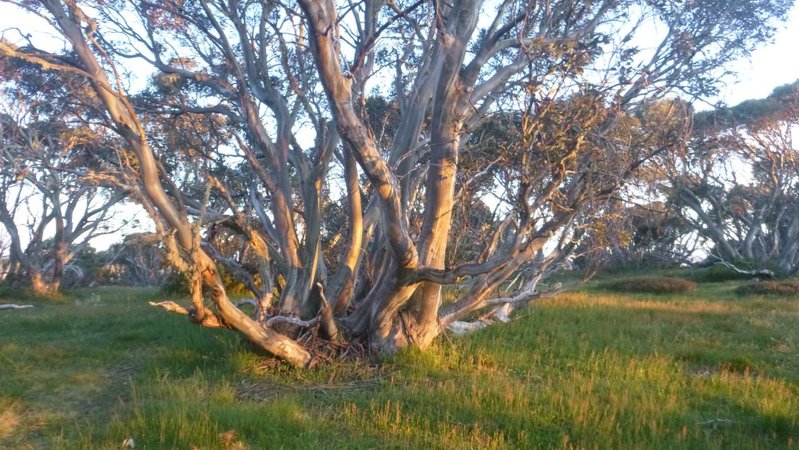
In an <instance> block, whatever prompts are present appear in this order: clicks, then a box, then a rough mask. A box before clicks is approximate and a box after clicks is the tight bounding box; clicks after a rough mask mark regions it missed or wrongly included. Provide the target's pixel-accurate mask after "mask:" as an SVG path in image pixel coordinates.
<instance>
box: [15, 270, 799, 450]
mask: <svg viewBox="0 0 799 450" xmlns="http://www.w3.org/2000/svg"><path fill="white" fill-rule="evenodd" d="M735 287H736V285H735V284H726V283H714V284H712V285H708V286H704V285H702V286H700V287H699V288H697V289H696V290H694V291H692V292H689V293H683V294H673V295H669V294H666V295H662V294H661V295H657V296H651V295H646V294H623V295H622V294H616V293H610V292H607V291H603V290H599V291H596V290H592V289H590V288H589V289H586V290H583V291H578V292H571V293H566V294H562V295H560V296H558V297H556V298H552V299H548V300H542V301H541V302H539V303H536V305H535V306H534V307H532V308H530V309H527V310H524V311H522V312H521V313H520V314H519V315H518V316H517V320H516V321H514V322H512V323H510V324H507V325H501V326H496V327H490V328H488V329H485V330H482V331H480V332H478V333H476V334H474V335H471V336H468V337H466V338H459V339H452V340H451V341H449V340H447V339H442V340H440V341H438V342H437V343H436V345H435V346H434V347H433V348H432V349H430V350H429V351H426V352H419V351H405V352H402V353H400V354H398V355H395V356H394V357H391V358H388V359H386V360H384V361H382V362H381V363H380V364H377V365H375V364H366V363H365V364H361V365H356V364H333V365H329V366H326V367H322V368H320V369H317V370H311V371H297V370H295V369H291V368H288V367H285V366H278V367H275V366H274V365H269V364H264V357H263V356H261V355H258V354H257V353H254V352H253V351H252V348H251V347H250V346H249V345H248V344H247V343H245V342H242V341H241V340H240V339H239V338H238V336H236V335H235V334H234V333H232V332H226V331H223V330H203V329H200V328H198V327H195V326H191V325H189V324H187V323H185V320H184V319H182V318H180V317H177V316H172V315H169V314H165V313H163V312H161V311H160V310H152V309H149V308H148V307H146V306H145V304H146V300H148V299H151V298H153V296H154V295H157V294H156V293H155V292H153V291H137V290H122V289H98V290H90V291H81V292H78V293H75V294H74V295H75V298H76V299H85V298H89V297H90V296H95V297H92V298H94V299H95V300H96V301H92V302H85V301H84V302H80V303H74V302H73V303H48V302H41V303H40V304H37V308H34V309H32V310H20V311H14V312H10V313H8V314H0V380H2V383H0V448H31V447H34V448H65V449H73V448H87V449H103V448H108V449H111V448H119V446H120V444H121V443H122V441H123V440H124V439H126V438H129V437H132V438H133V439H134V440H135V443H136V448H192V447H195V446H196V447H198V448H218V449H223V448H226V449H230V448H253V449H257V448H378V447H380V448H386V447H387V448H447V449H450V448H656V449H657V448H664V449H666V448H701V449H714V448H718V449H728V448H746V449H750V448H788V447H791V446H797V445H799V444H797V441H798V440H799V353H798V352H799V350H797V345H799V305H798V304H797V302H795V301H791V300H787V299H786V300H783V299H779V298H776V299H767V300H764V299H760V298H740V297H738V296H737V295H735V293H734V290H735Z"/></svg>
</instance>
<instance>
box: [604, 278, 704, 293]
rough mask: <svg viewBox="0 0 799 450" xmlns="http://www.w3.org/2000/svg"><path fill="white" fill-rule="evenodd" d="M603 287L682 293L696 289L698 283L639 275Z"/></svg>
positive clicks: (641, 291)
mask: <svg viewBox="0 0 799 450" xmlns="http://www.w3.org/2000/svg"><path fill="white" fill-rule="evenodd" d="M602 287H603V288H605V289H608V290H611V291H616V292H635V293H644V294H680V293H684V292H690V291H693V290H694V289H696V283H694V282H691V281H688V280H685V279H683V278H673V277H637V278H624V279H621V280H615V281H609V282H607V283H605V284H603V285H602Z"/></svg>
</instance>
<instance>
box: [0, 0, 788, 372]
mask: <svg viewBox="0 0 799 450" xmlns="http://www.w3.org/2000/svg"><path fill="white" fill-rule="evenodd" d="M16 4H17V5H19V6H20V7H22V8H25V9H26V10H28V11H29V12H31V13H32V14H37V15H39V16H40V17H43V18H45V19H46V20H47V21H48V23H49V24H50V25H51V26H52V27H53V29H54V30H56V31H57V32H58V33H60V35H61V36H63V38H64V39H65V42H66V43H67V44H68V45H67V50H68V52H67V53H59V52H53V51H45V50H43V49H41V48H39V47H41V46H39V47H37V46H36V45H35V44H36V43H35V42H34V41H33V40H31V41H30V42H25V38H24V36H23V37H22V38H21V40H20V41H19V42H10V41H4V42H3V43H2V44H0V52H1V53H2V54H3V55H4V56H5V57H6V58H14V59H20V60H24V61H27V62H30V63H34V64H38V65H39V67H41V69H42V70H54V71H65V72H70V73H74V74H78V75H80V76H82V77H84V78H85V80H86V83H87V85H88V86H90V87H91V90H92V92H93V93H94V94H93V95H95V96H96V98H97V99H98V101H99V102H100V103H101V104H102V105H103V108H104V111H105V118H106V120H107V122H108V126H109V128H110V129H112V130H113V131H114V132H116V133H117V134H118V135H119V136H120V137H121V138H122V139H124V141H125V143H126V149H125V151H126V152H129V154H130V156H131V158H132V159H129V160H126V161H128V163H127V165H126V166H125V167H124V171H125V173H126V174H127V176H125V177H123V178H124V180H126V181H125V183H127V186H126V190H127V191H128V192H131V196H132V197H134V198H136V199H137V200H138V201H139V202H141V203H142V204H143V205H144V206H145V208H147V209H148V211H149V212H150V215H151V217H152V219H153V221H154V222H155V223H156V227H157V230H158V234H159V235H160V236H161V237H162V239H164V242H165V244H166V247H167V248H168V249H169V259H170V260H171V262H172V263H173V264H174V265H175V266H176V267H178V268H179V269H181V270H182V271H184V273H186V274H187V276H188V277H189V278H190V282H191V286H192V296H191V298H192V306H191V307H190V308H186V307H183V306H180V305H177V304H162V306H164V307H166V308H168V309H171V310H174V311H178V312H183V313H186V314H189V315H190V316H191V318H192V319H193V320H194V321H195V322H196V323H199V324H202V325H206V326H224V327H228V328H232V329H235V330H237V331H239V332H241V333H243V334H244V335H245V336H246V337H247V338H248V339H250V340H251V341H252V342H254V343H255V344H256V345H258V346H260V347H261V348H263V349H264V350H266V351H267V352H269V353H271V354H272V355H275V356H277V357H279V358H282V359H284V360H285V361H287V362H289V363H290V364H293V365H296V366H307V365H309V364H311V363H312V362H313V361H315V360H316V359H315V358H314V357H315V356H316V355H317V354H319V352H320V351H321V350H320V349H319V348H318V347H314V348H311V347H310V346H309V345H306V344H305V343H306V342H311V341H313V342H320V341H319V340H316V339H314V340H308V339H306V337H307V336H308V335H309V334H313V333H318V334H319V335H320V336H321V337H322V338H324V339H323V341H325V340H326V341H327V342H334V341H338V342H345V343H349V344H357V345H361V346H363V347H364V348H368V349H369V350H370V351H371V352H374V353H390V352H393V351H395V350H396V349H398V348H401V347H406V346H417V347H421V348H424V347H426V346H428V345H429V344H430V343H431V342H432V341H433V340H434V339H435V338H436V337H437V336H438V335H440V334H441V333H442V332H444V330H446V329H447V328H448V327H451V326H453V325H454V324H457V323H460V321H461V320H463V319H464V318H466V317H469V316H471V315H473V314H478V313H480V312H481V311H483V310H496V308H498V307H502V308H503V309H502V311H503V313H502V314H505V313H506V312H507V310H508V309H512V308H513V307H516V306H519V305H524V304H526V303H528V302H529V301H531V300H532V299H534V298H536V296H537V295H539V293H538V291H537V289H536V283H537V281H538V280H540V278H541V276H543V275H544V274H546V273H547V272H548V271H550V270H553V269H554V268H555V267H556V266H557V265H558V264H559V263H560V262H562V261H563V260H564V258H566V257H567V256H568V255H569V253H570V252H571V251H572V250H573V249H574V247H575V246H576V245H577V244H578V243H579V242H580V240H581V239H582V238H583V237H585V236H587V235H590V234H591V233H593V232H595V230H593V229H592V223H593V220H592V218H595V217H597V216H598V215H601V214H602V211H603V210H604V209H603V206H602V205H603V204H604V203H605V202H607V201H608V199H609V198H610V197H612V196H613V194H614V193H616V192H617V191H618V190H619V189H620V188H621V187H622V186H623V185H624V183H625V182H626V180H627V179H628V178H629V177H631V176H632V175H633V174H634V173H635V172H636V170H637V169H638V168H639V167H641V166H642V165H643V164H645V163H646V162H648V161H650V160H651V159H652V158H653V157H655V156H657V155H659V154H663V153H665V152H669V151H673V150H674V148H675V146H678V145H679V142H680V141H679V139H676V138H678V137H683V136H684V135H685V132H686V127H687V126H688V124H689V123H690V120H688V118H690V114H689V112H690V111H689V108H688V107H687V105H686V104H685V103H684V102H682V101H678V100H675V99H674V96H673V95H674V94H677V93H682V94H684V95H687V96H703V95H708V94H712V93H713V92H714V80H715V78H716V77H717V76H719V75H721V74H722V73H723V71H724V66H725V64H726V63H727V62H728V61H730V60H731V59H733V58H735V57H737V56H740V55H742V54H746V53H747V52H748V51H750V50H751V49H752V48H753V47H754V46H755V45H756V44H757V43H758V42H761V41H763V40H764V39H767V38H768V37H769V36H770V35H771V33H772V32H773V24H772V21H773V20H779V19H782V18H784V16H785V13H786V11H787V9H788V8H789V7H790V6H791V2H788V1H780V0H775V1H736V2H733V3H732V4H731V3H730V2H720V1H713V0H703V1H694V2H661V1H643V0H642V1H623V0H602V1H591V2H582V1H580V2H578V1H554V2H528V1H518V0H501V1H492V2H484V1H474V0H464V1H458V2H443V1H435V0H433V1H426V0H417V1H379V0H365V1H360V2H334V1H332V0H300V1H298V2H272V1H237V0H230V1H221V0H220V1H212V0H181V1H169V0H167V1H159V2H148V1H146V0H145V1H136V2H124V1H110V2H109V1H103V2H88V1H87V2H76V1H66V2H60V1H56V0H43V1H41V2H16ZM653 24H659V25H660V26H659V27H657V30H660V32H659V34H658V35H657V36H656V38H657V42H656V43H655V44H654V45H653V46H651V47H647V48H643V47H642V48H639V47H641V46H642V44H641V42H642V39H643V38H642V36H644V35H650V34H651V33H653V32H654V31H653V30H655V27H653ZM649 37H650V38H651V36H649ZM134 63H135V64H137V65H140V66H146V67H147V68H148V69H147V70H151V71H153V73H155V78H154V80H155V82H154V83H153V84H152V85H151V87H149V88H148V89H147V92H144V93H141V94H138V95H134V93H131V92H129V90H128V89H127V88H126V87H125V79H126V76H127V75H126V73H125V71H124V68H125V67H130V66H131V65H132V64H134ZM178 116H180V117H184V118H186V120H187V121H186V122H185V123H184V124H189V123H191V124H192V126H194V125H201V128H202V130H200V131H199V132H197V133H196V134H193V133H191V132H188V133H187V132H180V130H177V129H175V128H170V129H169V130H165V129H164V127H163V126H162V125H163V124H164V123H165V122H164V121H166V120H174V118H175V117H178ZM652 117H661V118H662V117H665V118H667V119H668V120H666V121H665V122H658V121H655V120H650V119H651V118H652ZM188 129H189V128H186V129H185V130H188ZM210 129H212V130H213V132H212V133H207V132H206V131H208V130H210ZM185 130H184V131H185ZM173 132H175V133H178V134H180V138H179V139H171V138H170V139H165V138H164V137H165V136H166V134H170V133H173ZM175 136H177V135H175ZM198 137H199V138H198ZM220 140H221V141H224V142H217V141H220ZM169 161H171V162H172V163H174V164H176V165H177V166H175V167H178V168H170V169H167V162H169ZM170 167H171V166H170ZM181 167H182V168H183V169H180V168H181ZM189 167H190V168H191V170H190V171H188V172H190V174H189V176H185V177H184V176H181V175H180V174H181V173H185V172H186V171H185V168H189ZM178 178H179V179H178ZM462 205H472V206H473V207H474V208H475V209H474V210H475V211H477V210H478V209H482V210H485V211H484V212H485V213H484V214H479V215H478V217H481V218H482V219H481V220H483V221H484V222H485V223H483V224H481V225H480V230H481V232H480V233H479V235H480V236H481V237H482V239H481V242H477V243H470V244H472V245H476V246H479V249H477V248H473V249H471V251H470V252H469V253H466V254H469V255H471V256H469V258H472V260H463V258H460V259H459V258H458V252H455V251H454V250H453V249H454V246H453V241H457V240H458V237H457V236H458V232H459V231H460V230H459V229H458V228H460V227H458V226H455V227H453V223H457V222H458V221H460V222H461V223H462V222H463V221H464V219H463V217H462V216H460V215H459V214H462V213H456V211H457V210H458V208H459V207H461V206H462ZM474 205H479V206H474ZM220 228H224V229H225V230H226V232H225V234H224V235H225V236H231V235H232V236H234V238H235V239H237V240H238V241H237V242H238V244H239V247H238V248H241V249H242V250H240V251H244V249H246V252H247V253H248V254H249V256H248V257H247V258H242V257H241V255H240V254H239V255H238V256H237V257H234V256H235V255H232V254H230V252H227V254H226V252H225V251H224V249H223V248H222V247H226V248H229V247H230V246H229V245H226V246H220V243H221V241H219V240H218V239H215V237H218V236H220V234H218V233H217V231H218V230H219V229H220ZM228 244H229V242H228ZM234 247H235V246H234ZM448 255H449V257H448ZM475 256H476V257H475ZM221 267H224V268H225V270H226V271H227V272H229V273H232V274H234V275H235V276H236V277H239V278H240V279H241V280H242V281H244V282H245V283H246V284H247V285H248V286H249V287H250V290H251V291H252V297H253V300H254V303H255V305H256V308H255V311H254V312H253V313H246V312H245V311H244V310H242V309H240V308H239V307H238V306H237V305H236V304H235V303H234V302H233V301H231V299H230V297H229V295H228V293H227V291H226V290H225V287H224V283H223V282H222V279H221V276H220V268H221ZM520 273H524V274H525V280H526V281H525V282H524V283H521V284H518V285H516V288H515V289H514V290H510V291H508V290H507V289H505V290H504V291H507V292H505V294H503V295H502V296H501V297H499V298H497V297H496V293H497V292H498V289H499V288H500V287H503V286H505V285H506V283H507V282H508V281H510V280H512V279H514V278H515V277H516V276H518V274H520ZM455 285H457V287H458V289H457V290H454V289H451V287H452V286H455ZM455 291H457V292H458V294H457V295H455V296H454V298H451V296H448V295H446V293H447V292H455ZM337 346H339V347H340V344H337Z"/></svg>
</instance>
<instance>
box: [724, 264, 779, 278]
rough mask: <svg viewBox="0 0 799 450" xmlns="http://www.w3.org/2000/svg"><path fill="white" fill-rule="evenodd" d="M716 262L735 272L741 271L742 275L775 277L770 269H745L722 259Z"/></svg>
mask: <svg viewBox="0 0 799 450" xmlns="http://www.w3.org/2000/svg"><path fill="white" fill-rule="evenodd" d="M716 264H721V265H722V266H724V267H726V268H728V269H730V270H732V271H733V272H735V273H739V274H741V275H746V276H750V277H753V278H766V279H769V280H770V279H772V278H774V277H775V275H774V272H772V271H771V270H768V269H755V270H743V269H741V268H738V267H736V266H735V265H734V264H732V263H729V262H727V261H724V260H721V261H719V262H717V263H716Z"/></svg>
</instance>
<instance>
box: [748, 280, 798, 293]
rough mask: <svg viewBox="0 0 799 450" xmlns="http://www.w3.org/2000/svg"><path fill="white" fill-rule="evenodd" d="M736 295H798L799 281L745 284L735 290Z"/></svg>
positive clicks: (770, 281)
mask: <svg viewBox="0 0 799 450" xmlns="http://www.w3.org/2000/svg"><path fill="white" fill-rule="evenodd" d="M735 292H736V293H737V294H738V295H781V296H786V297H788V296H795V295H799V280H796V279H793V280H769V281H758V282H754V283H747V284H744V285H743V286H739V287H738V289H736V290H735Z"/></svg>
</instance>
